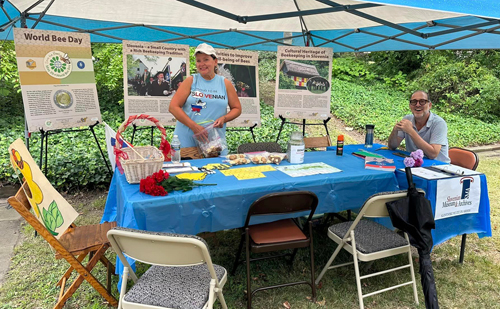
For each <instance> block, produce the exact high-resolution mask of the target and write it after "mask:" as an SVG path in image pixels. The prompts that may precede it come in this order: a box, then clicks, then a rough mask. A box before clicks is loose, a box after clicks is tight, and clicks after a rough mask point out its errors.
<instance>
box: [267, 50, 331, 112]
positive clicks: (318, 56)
mask: <svg viewBox="0 0 500 309" xmlns="http://www.w3.org/2000/svg"><path fill="white" fill-rule="evenodd" d="M332 57H333V49H331V48H321V47H296V46H278V54H277V66H276V68H277V69H276V93H275V100H274V116H275V117H279V116H280V115H281V116H282V117H285V118H299V119H321V120H324V119H327V118H328V117H330V97H331V82H332Z"/></svg>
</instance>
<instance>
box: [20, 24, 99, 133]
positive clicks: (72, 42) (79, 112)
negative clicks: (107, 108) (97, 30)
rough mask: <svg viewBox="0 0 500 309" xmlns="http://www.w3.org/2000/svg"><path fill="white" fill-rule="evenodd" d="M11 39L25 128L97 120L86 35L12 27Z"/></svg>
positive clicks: (31, 129) (78, 124) (46, 128)
mask: <svg viewBox="0 0 500 309" xmlns="http://www.w3.org/2000/svg"><path fill="white" fill-rule="evenodd" d="M14 42H15V46H16V56H17V68H18V70H19V80H20V84H21V92H22V96H23V103H24V111H25V117H26V123H27V126H28V131H29V132H35V131H40V130H44V131H50V130H56V129H64V128H74V127H81V126H90V125H93V124H95V123H96V122H97V121H99V122H100V121H101V111H100V109H99V101H98V97H97V89H96V85H95V77H94V65H93V63H92V51H91V47H90V35H89V34H86V33H77V32H59V31H44V30H34V29H25V28H15V29H14Z"/></svg>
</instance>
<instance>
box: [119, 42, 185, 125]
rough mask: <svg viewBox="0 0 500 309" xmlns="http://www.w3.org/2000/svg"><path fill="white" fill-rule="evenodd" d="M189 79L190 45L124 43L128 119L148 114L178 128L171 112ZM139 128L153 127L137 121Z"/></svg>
mask: <svg viewBox="0 0 500 309" xmlns="http://www.w3.org/2000/svg"><path fill="white" fill-rule="evenodd" d="M188 76H189V46H188V45H178V44H163V43H153V42H138V41H123V85H124V102H125V119H128V117H130V116H133V115H137V114H147V115H150V116H153V117H155V118H156V119H158V121H159V122H160V123H161V124H162V125H164V126H167V125H168V126H170V125H175V122H176V119H175V117H174V116H173V115H172V114H170V113H169V111H168V108H169V106H170V101H171V100H172V97H173V96H174V94H175V91H177V88H178V85H179V84H180V83H181V82H182V81H184V79H186V77H188ZM136 125H146V126H150V125H151V123H150V122H149V121H145V122H141V121H136Z"/></svg>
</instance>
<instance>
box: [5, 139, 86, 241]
mask: <svg viewBox="0 0 500 309" xmlns="http://www.w3.org/2000/svg"><path fill="white" fill-rule="evenodd" d="M9 156H10V162H11V164H12V167H13V168H14V171H15V172H16V174H17V175H18V177H19V178H20V179H24V181H25V184H26V186H27V187H28V188H26V189H25V193H26V197H27V198H28V201H29V203H30V205H31V208H32V209H33V212H34V214H35V217H36V218H37V219H38V220H39V221H40V222H41V223H42V224H43V225H44V226H45V227H46V228H47V230H48V231H49V232H50V233H51V234H52V235H54V236H55V237H56V238H59V237H61V236H62V234H63V233H64V231H66V229H67V228H68V227H69V226H70V225H71V223H73V221H75V219H76V218H77V217H78V212H76V210H75V209H74V208H73V207H72V206H71V205H70V204H69V203H68V202H67V201H66V200H65V199H64V198H63V197H62V196H61V194H59V192H57V191H56V190H55V189H54V187H52V185H51V184H50V182H49V181H48V180H47V178H45V176H44V175H43V173H42V171H41V170H40V168H38V165H37V164H36V163H35V161H34V160H33V158H32V157H31V155H30V153H29V151H28V149H27V148H26V146H25V145H24V143H23V141H22V140H21V139H17V140H16V141H15V142H14V143H12V144H11V145H10V146H9Z"/></svg>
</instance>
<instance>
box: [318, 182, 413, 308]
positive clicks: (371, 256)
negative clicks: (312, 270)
mask: <svg viewBox="0 0 500 309" xmlns="http://www.w3.org/2000/svg"><path fill="white" fill-rule="evenodd" d="M418 190H419V192H423V191H422V190H420V189H418ZM406 195H407V191H395V192H387V193H378V194H375V195H372V196H371V197H369V198H368V200H366V202H365V204H364V205H363V207H362V208H361V209H360V211H359V214H358V215H357V217H356V219H355V220H354V221H348V222H342V223H337V224H334V225H332V226H330V227H329V228H328V237H330V238H331V239H332V240H333V241H334V242H336V243H337V244H338V246H337V248H336V250H335V251H334V253H333V254H332V256H331V257H330V259H329V260H328V262H327V263H326V265H325V267H324V268H323V270H322V271H321V273H320V274H319V276H318V278H317V279H316V284H318V283H319V282H320V281H321V279H322V278H323V275H324V274H325V273H326V271H327V270H329V269H333V268H337V267H342V266H346V265H350V264H354V273H355V277H356V286H357V290H358V300H359V307H360V308H361V309H363V308H364V303H363V299H364V298H365V297H369V296H372V295H375V294H379V293H382V292H386V291H389V290H393V289H396V288H399V287H402V286H405V285H410V284H411V285H413V295H414V298H415V302H416V303H417V304H418V295H417V285H416V281H415V272H414V270H413V261H412V257H411V250H410V242H409V240H408V235H406V233H405V234H404V237H403V236H401V235H400V234H398V233H397V232H396V231H392V230H390V229H388V228H386V227H385V226H383V225H381V224H379V223H377V222H375V221H372V220H361V219H362V218H363V217H368V218H381V217H388V216H389V213H388V211H387V208H386V205H385V203H387V202H390V201H394V200H398V199H401V198H404V197H406ZM342 249H345V250H346V251H347V252H349V253H350V254H352V256H353V260H354V261H353V262H348V263H342V264H338V265H334V266H330V265H332V263H333V261H334V260H335V258H336V257H337V255H338V254H339V252H340V251H341V250H342ZM399 254H407V255H408V264H405V265H403V266H399V267H394V268H391V269H388V270H383V271H379V272H376V273H371V274H367V275H364V276H360V272H359V265H358V261H362V262H370V261H374V260H378V259H382V258H386V257H390V256H394V255H399ZM405 268H409V269H410V274H411V280H410V281H408V282H405V283H401V284H397V285H394V286H391V287H388V288H385V289H381V290H378V291H375V292H372V293H368V294H365V295H363V291H362V285H361V280H363V279H366V278H369V277H374V276H378V275H382V274H386V273H389V272H392V271H396V270H401V269H405Z"/></svg>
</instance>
